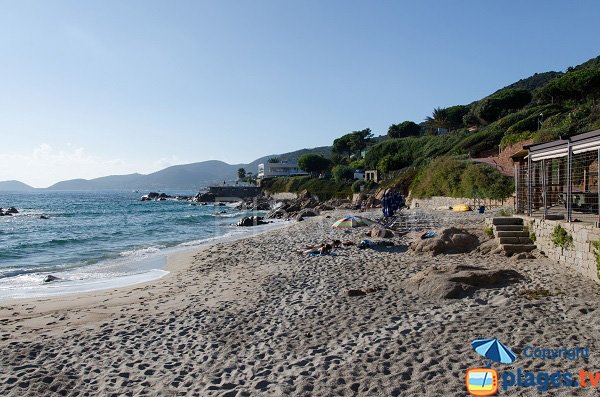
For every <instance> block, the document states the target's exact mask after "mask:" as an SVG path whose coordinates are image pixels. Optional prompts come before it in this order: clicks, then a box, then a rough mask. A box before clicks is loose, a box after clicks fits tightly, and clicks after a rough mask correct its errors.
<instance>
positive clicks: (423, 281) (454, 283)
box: [407, 265, 524, 300]
mask: <svg viewBox="0 0 600 397" xmlns="http://www.w3.org/2000/svg"><path fill="white" fill-rule="evenodd" d="M523 279H524V277H523V276H522V275H521V274H520V273H518V272H517V271H515V270H512V269H502V268H486V267H482V266H471V265H441V266H435V267H431V268H428V269H426V270H423V271H421V272H419V273H416V274H415V275H414V276H412V277H411V278H410V279H409V280H408V282H407V290H411V291H413V292H416V293H418V294H419V295H421V296H424V297H427V298H431V299H434V300H437V299H459V298H464V297H466V296H469V295H472V294H473V293H474V292H475V291H477V290H478V289H482V288H501V287H505V286H507V285H510V284H513V283H516V282H519V281H521V280H523Z"/></svg>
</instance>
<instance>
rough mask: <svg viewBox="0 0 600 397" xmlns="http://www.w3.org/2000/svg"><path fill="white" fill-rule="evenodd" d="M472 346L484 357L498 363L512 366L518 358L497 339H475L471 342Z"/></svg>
mask: <svg viewBox="0 0 600 397" xmlns="http://www.w3.org/2000/svg"><path fill="white" fill-rule="evenodd" d="M471 346H473V349H475V351H476V352H477V353H479V354H481V355H482V356H483V357H485V358H487V359H488V360H492V361H495V362H497V363H503V364H511V363H513V362H514V361H515V360H516V358H517V355H516V354H515V353H513V352H512V351H511V350H510V349H509V348H508V347H506V346H505V345H504V344H503V343H502V342H500V341H499V340H498V339H496V338H491V339H475V340H474V341H473V342H471Z"/></svg>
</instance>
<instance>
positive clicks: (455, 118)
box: [446, 105, 469, 130]
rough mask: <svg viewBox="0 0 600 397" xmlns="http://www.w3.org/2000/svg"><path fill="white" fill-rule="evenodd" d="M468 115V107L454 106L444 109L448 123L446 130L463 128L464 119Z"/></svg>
mask: <svg viewBox="0 0 600 397" xmlns="http://www.w3.org/2000/svg"><path fill="white" fill-rule="evenodd" d="M468 113H469V106H465V105H456V106H450V107H449V108H446V116H447V117H446V120H447V122H448V128H450V129H453V130H455V129H458V128H462V127H464V126H465V124H464V121H463V119H464V117H465V116H466V115H467V114H468Z"/></svg>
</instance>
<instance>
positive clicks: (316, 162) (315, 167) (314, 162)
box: [298, 153, 331, 175]
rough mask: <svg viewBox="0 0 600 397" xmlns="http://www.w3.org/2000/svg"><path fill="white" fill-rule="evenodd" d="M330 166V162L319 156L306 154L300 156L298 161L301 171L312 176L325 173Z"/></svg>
mask: <svg viewBox="0 0 600 397" xmlns="http://www.w3.org/2000/svg"><path fill="white" fill-rule="evenodd" d="M330 165H331V161H329V159H326V158H325V157H323V156H321V155H319V154H313V153H307V154H303V155H302V156H300V158H299V159H298V167H300V169H301V170H303V171H306V172H309V173H311V174H312V175H314V174H318V173H320V172H323V171H327V169H329V167H330Z"/></svg>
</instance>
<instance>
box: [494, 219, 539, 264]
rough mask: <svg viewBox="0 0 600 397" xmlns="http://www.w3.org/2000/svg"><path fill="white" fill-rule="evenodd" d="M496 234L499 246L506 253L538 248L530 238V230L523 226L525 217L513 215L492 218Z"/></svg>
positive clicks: (529, 250)
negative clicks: (514, 216)
mask: <svg viewBox="0 0 600 397" xmlns="http://www.w3.org/2000/svg"><path fill="white" fill-rule="evenodd" d="M492 227H493V228H494V236H496V239H497V240H498V243H499V247H500V248H501V249H502V250H503V251H504V252H505V253H506V254H509V255H510V254H518V253H521V252H531V251H533V250H534V249H536V246H535V244H533V242H532V241H531V239H530V238H529V231H527V229H525V227H524V226H523V219H521V218H513V217H498V218H493V219H492Z"/></svg>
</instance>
